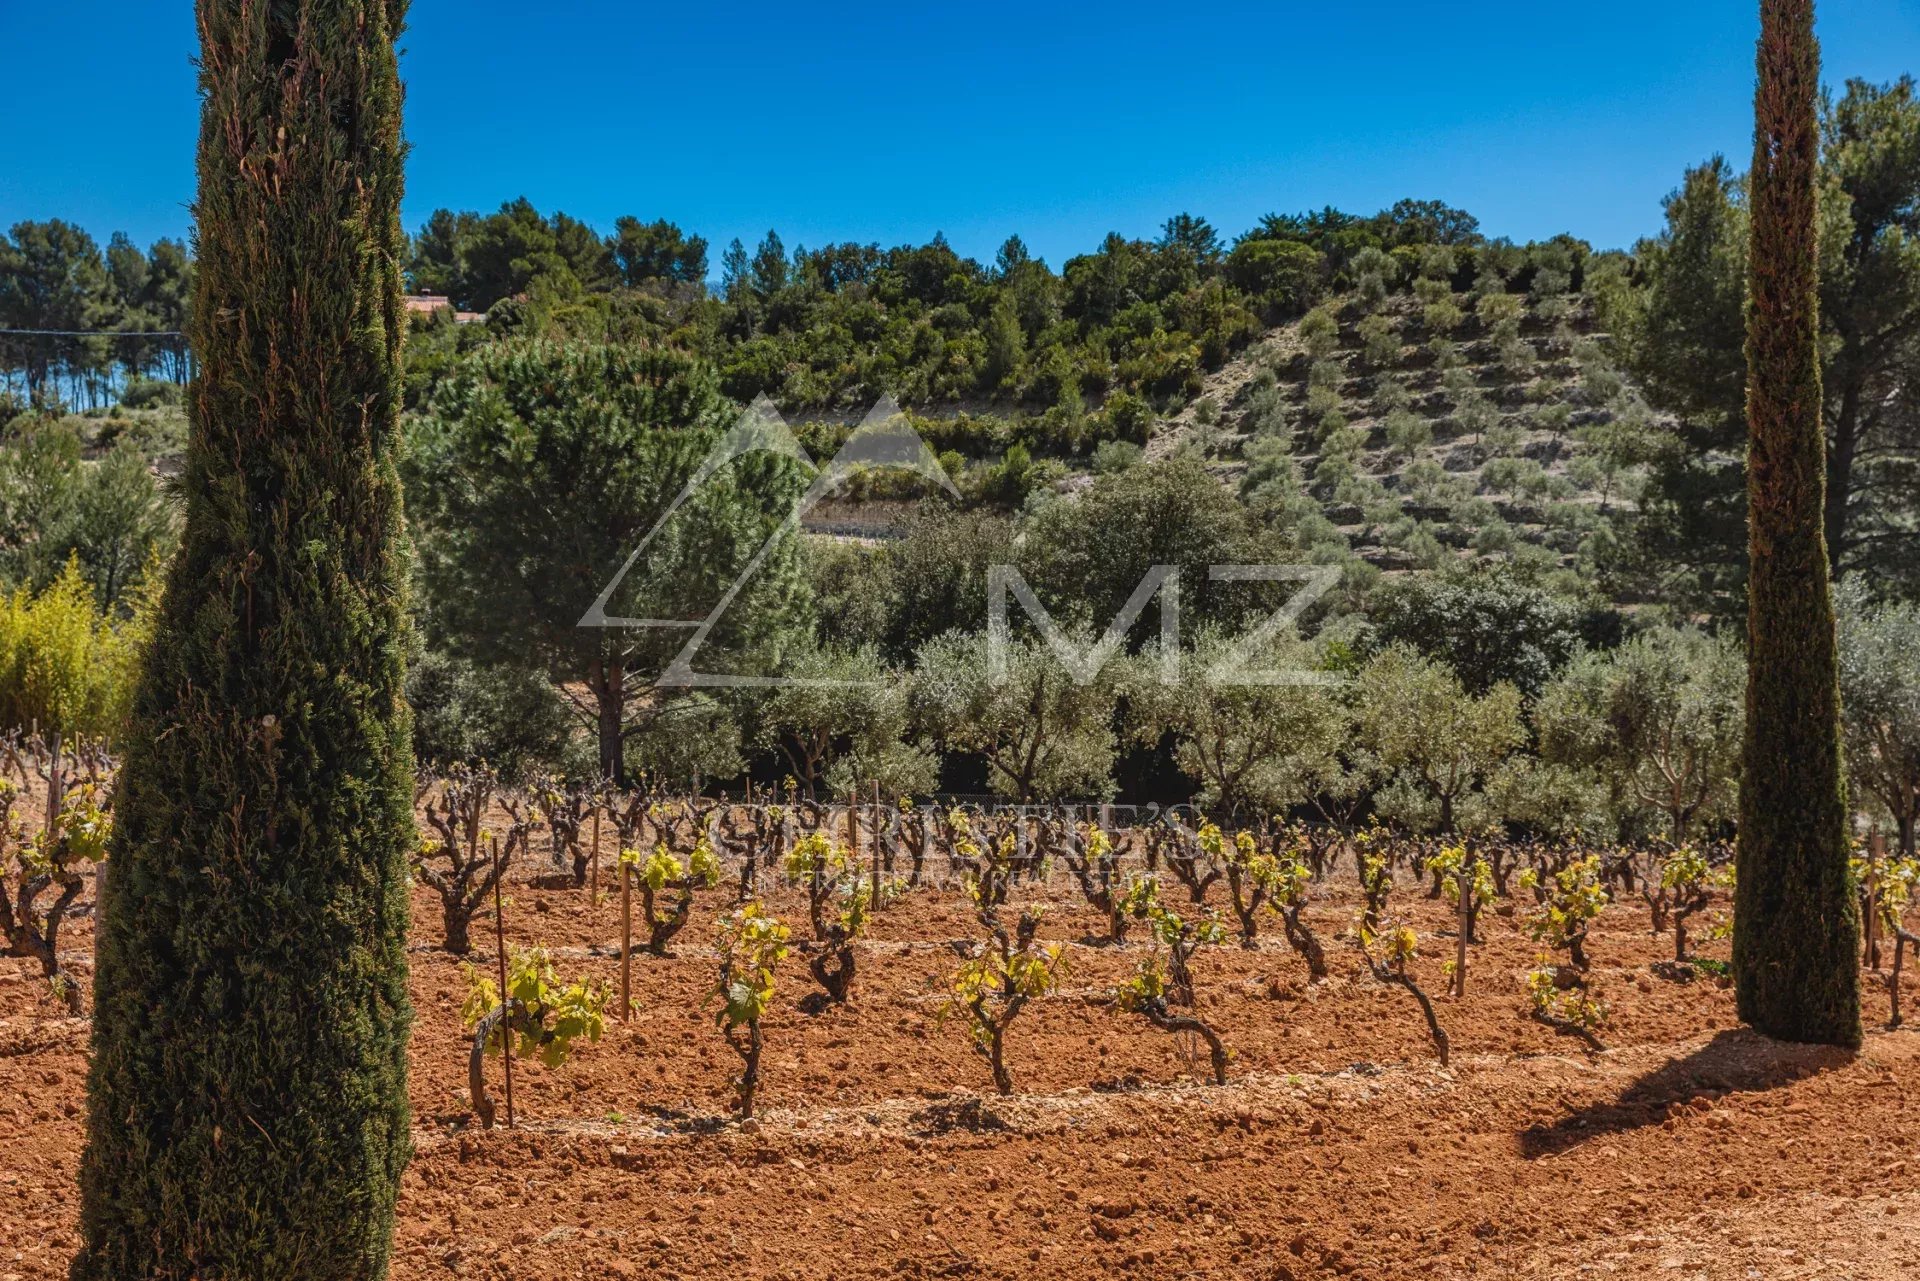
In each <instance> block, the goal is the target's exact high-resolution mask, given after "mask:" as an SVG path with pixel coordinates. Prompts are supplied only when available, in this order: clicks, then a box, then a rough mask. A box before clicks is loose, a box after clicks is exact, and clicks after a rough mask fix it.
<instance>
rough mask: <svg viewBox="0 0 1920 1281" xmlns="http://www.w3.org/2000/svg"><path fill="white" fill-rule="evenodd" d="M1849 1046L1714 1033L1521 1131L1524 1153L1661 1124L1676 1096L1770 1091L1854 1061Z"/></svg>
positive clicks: (1679, 1099)
mask: <svg viewBox="0 0 1920 1281" xmlns="http://www.w3.org/2000/svg"><path fill="white" fill-rule="evenodd" d="M1853 1058H1854V1051H1852V1050H1844V1049H1840V1048H1838V1047H1835V1046H1830V1045H1803V1044H1799V1043H1796V1042H1792V1041H1775V1040H1773V1039H1772V1038H1770V1037H1765V1036H1761V1035H1760V1034H1759V1033H1757V1032H1753V1031H1749V1030H1747V1029H1745V1028H1736V1029H1732V1030H1729V1031H1725V1032H1720V1033H1717V1034H1716V1035H1715V1036H1714V1038H1713V1039H1712V1040H1711V1041H1708V1042H1707V1043H1706V1044H1705V1045H1703V1046H1701V1047H1700V1048H1699V1049H1697V1050H1695V1051H1694V1052H1693V1053H1691V1054H1689V1055H1687V1056H1685V1057H1684V1058H1678V1059H1669V1060H1668V1061H1667V1062H1666V1063H1664V1064H1662V1065H1661V1066H1660V1067H1658V1068H1656V1069H1654V1070H1653V1071H1651V1072H1648V1073H1647V1074H1646V1075H1644V1076H1642V1077H1640V1078H1638V1079H1637V1080H1635V1081H1634V1082H1633V1083H1632V1084H1631V1085H1629V1086H1627V1088H1626V1089H1625V1090H1623V1091H1622V1092H1621V1093H1620V1096H1619V1097H1618V1098H1616V1099H1613V1100H1612V1101H1610V1102H1605V1103H1594V1104H1590V1105H1589V1106H1587V1107H1583V1108H1578V1109H1575V1110H1574V1111H1573V1112H1570V1113H1569V1114H1567V1115H1566V1116H1564V1117H1561V1118H1560V1119H1559V1120H1558V1121H1555V1122H1553V1123H1552V1124H1550V1125H1534V1126H1530V1127H1528V1128H1527V1129H1525V1130H1522V1131H1521V1132H1520V1134H1519V1135H1518V1140H1519V1146H1520V1155H1521V1156H1523V1157H1525V1158H1526V1159H1528V1160H1533V1159H1534V1158H1536V1157H1543V1156H1553V1155H1556V1154H1557V1153H1561V1152H1565V1151H1566V1150H1567V1149H1568V1148H1571V1147H1575V1146H1577V1145H1579V1144H1581V1143H1585V1142H1586V1141H1587V1140H1589V1139H1594V1138H1598V1137H1600V1136H1602V1135H1606V1134H1619V1133H1622V1132H1625V1131H1628V1130H1638V1129H1642V1128H1644V1127H1646V1126H1650V1125H1659V1124H1660V1123H1661V1122H1662V1121H1664V1120H1666V1118H1667V1112H1668V1109H1669V1108H1670V1107H1672V1106H1673V1105H1674V1104H1676V1103H1686V1102H1689V1101H1691V1100H1693V1099H1696V1098H1699V1097H1701V1096H1702V1095H1706V1094H1714V1095H1719V1094H1724V1093H1726V1092H1728V1091H1730V1090H1771V1089H1776V1088H1778V1087H1780V1086H1782V1085H1787V1084H1790V1083H1791V1082H1794V1081H1798V1080H1800V1079H1802V1078H1803V1077H1808V1076H1812V1075H1813V1074H1814V1073H1816V1072H1825V1071H1830V1070H1832V1069H1834V1068H1838V1067H1843V1066H1845V1065H1846V1064H1847V1063H1850V1062H1852V1060H1853Z"/></svg>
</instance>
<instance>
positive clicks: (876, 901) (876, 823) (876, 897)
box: [873, 783, 881, 916]
mask: <svg viewBox="0 0 1920 1281" xmlns="http://www.w3.org/2000/svg"><path fill="white" fill-rule="evenodd" d="M880 822H881V819H880V784H878V783H875V784H874V785H873V914H874V915H875V916H878V915H880V897H881V896H880V870H881V869H880Z"/></svg>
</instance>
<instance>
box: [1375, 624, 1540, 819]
mask: <svg viewBox="0 0 1920 1281" xmlns="http://www.w3.org/2000/svg"><path fill="white" fill-rule="evenodd" d="M1353 695H1354V713H1355V720H1356V723H1357V725H1358V728H1359V732H1360V736H1361V738H1362V739H1363V740H1364V741H1365V742H1366V743H1367V744H1368V746H1369V748H1370V749H1371V751H1372V754H1373V756H1374V757H1375V758H1376V759H1377V760H1378V762H1379V764H1380V766H1381V767H1382V768H1383V770H1385V771H1386V772H1387V774H1388V776H1389V778H1390V780H1391V781H1390V782H1389V783H1388V785H1387V786H1386V788H1384V789H1383V790H1382V792H1381V794H1380V796H1379V798H1378V799H1377V801H1376V804H1378V805H1379V807H1380V808H1381V810H1382V811H1383V813H1384V814H1385V815H1386V817H1389V818H1392V819H1395V820H1397V821H1399V822H1403V823H1405V824H1406V825H1407V826H1409V827H1414V828H1418V829H1422V830H1437V831H1441V832H1453V831H1457V830H1459V829H1460V828H1462V827H1476V826H1480V825H1481V824H1482V823H1483V822H1484V821H1485V820H1486V818H1487V817H1488V808H1487V805H1486V799H1485V793H1484V788H1485V786H1486V785H1487V783H1488V782H1489V780H1491V779H1492V778H1493V776H1494V774H1495V772H1496V771H1497V770H1498V769H1499V768H1500V766H1501V765H1502V763H1504V762H1505V761H1506V760H1507V758H1508V757H1509V756H1511V755H1512V754H1513V752H1514V751H1515V749H1517V748H1518V747H1519V746H1520V745H1521V743H1522V742H1524V741H1525V738H1526V730H1525V727H1524V725H1523V724H1522V723H1521V719H1520V691H1519V690H1517V689H1515V688H1514V687H1513V686H1512V685H1510V684H1507V683H1505V682H1502V683H1500V684H1497V685H1495V686H1494V687H1493V688H1492V689H1490V690H1488V691H1487V692H1486V693H1485V694H1482V695H1480V696H1478V697H1475V696H1474V695H1471V694H1469V693H1467V691H1466V690H1465V689H1464V688H1463V687H1462V686H1461V684H1460V678H1459V677H1457V676H1455V675H1454V674H1453V670H1452V669H1451V668H1449V667H1448V666H1447V665H1446V664H1444V663H1441V662H1438V661H1436V660H1434V659H1431V658H1423V657H1421V656H1420V655H1419V654H1418V653H1416V652H1415V651H1413V650H1412V649H1410V648H1408V647H1406V646H1403V645H1394V646H1391V647H1389V648H1387V649H1385V650H1383V651H1381V653H1379V654H1378V655H1376V656H1375V657H1374V658H1373V659H1372V661H1370V662H1369V663H1367V665H1366V666H1365V667H1363V668H1361V669H1360V674H1359V676H1358V677H1357V678H1356V681H1355V686H1354V691H1353Z"/></svg>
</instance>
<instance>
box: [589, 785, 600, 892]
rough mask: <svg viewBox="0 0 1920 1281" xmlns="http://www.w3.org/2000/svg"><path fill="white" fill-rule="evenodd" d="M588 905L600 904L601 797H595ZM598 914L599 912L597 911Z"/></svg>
mask: <svg viewBox="0 0 1920 1281" xmlns="http://www.w3.org/2000/svg"><path fill="white" fill-rule="evenodd" d="M587 868H588V871H587V906H588V907H589V908H598V907H599V906H600V798H599V796H598V795H595V797H594V798H593V853H592V854H591V855H589V856H588V858H587ZM596 915H597V913H596Z"/></svg>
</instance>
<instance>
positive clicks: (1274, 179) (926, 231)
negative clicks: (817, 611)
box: [0, 0, 1920, 266]
mask: <svg viewBox="0 0 1920 1281" xmlns="http://www.w3.org/2000/svg"><path fill="white" fill-rule="evenodd" d="M1756 13H1757V5H1756V4H1754V3H1753V2H1752V0H1657V2H1648V0H1620V2H1617V3H1612V4H1604V5H1603V4H1575V3H1558V4H1554V3H1541V2H1540V0H1528V2H1527V3H1518V2H1513V0H1482V2H1480V3H1473V4H1463V5H1439V4H1433V3H1431V2H1430V0H1426V2H1421V3H1400V2H1398V0H1376V2H1375V3H1371V4H1346V3H1339V4H1328V3H1324V2H1323V3H1315V4H1297V3H1287V2H1282V3H1268V4H1252V5H1224V4H1222V5H1208V4H1186V5H1166V4H1161V5H1142V4H1133V3H1128V2H1126V0H1112V2H1111V3H1108V4H1105V5H1102V6H1098V7H1095V6H1085V7H1081V6H1063V5H1062V6H1056V5H1049V4H1045V3H1041V2H1040V0H1034V2H1032V3H1025V4H1007V5H1002V4H997V3H987V4H974V5H969V6H964V7H963V6H957V5H956V6H938V7H934V6H921V5H913V4H901V3H899V2H898V0H893V2H891V3H887V4H884V5H883V4H840V5H796V4H787V5H779V6H770V5H758V4H733V5H707V4H701V3H697V2H695V3H685V2H684V0H683V2H682V3H677V4H673V5H652V4H640V3H614V2H611V0H547V2H546V3H541V4H531V3H525V2H524V0H511V2H510V0H414V5H413V12H412V18H411V26H410V29H409V30H408V32H407V34H406V36H405V38H404V39H403V41H402V46H403V49H404V50H405V55H404V59H403V63H402V67H403V71H404V74H405V76H406V78H407V84H408V107H407V133H408V136H409V138H410V140H411V142H412V144H413V154H412V159H411V162H410V167H409V171H408V195H407V200H406V205H405V210H404V213H405V219H406V223H407V226H408V228H409V230H412V229H415V228H417V227H418V225H419V223H420V222H421V220H422V219H424V217H425V216H426V214H427V213H428V212H430V211H431V210H432V209H434V208H436V207H438V206H441V205H446V206H451V207H454V208H478V209H491V208H494V207H496V206H497V205H498V204H499V203H500V202H501V201H502V200H505V199H508V198H511V197H513V196H517V195H521V194H525V195H527V196H529V197H530V198H531V199H532V200H533V201H534V202H535V203H536V204H537V205H539V206H540V207H541V208H543V209H554V208H559V209H564V210H566V211H567V212H568V213H571V214H573V215H574V216H576V217H580V218H584V219H586V220H587V221H588V222H591V223H593V224H595V225H597V226H601V227H603V228H605V227H607V226H609V225H610V224H611V223H612V221H613V219H614V218H615V217H616V216H618V215H620V214H623V213H633V214H637V215H639V216H641V217H643V218H654V217H667V218H671V219H673V220H675V221H677V222H679V223H680V224H681V225H683V226H685V227H687V228H688V229H690V230H693V231H697V232H699V233H701V234H703V235H705V236H706V237H707V238H708V239H709V241H711V242H712V244H713V246H714V249H713V253H714V257H715V258H716V259H717V257H718V251H719V248H720V247H721V246H722V245H724V244H725V243H726V241H727V240H728V239H729V238H731V237H733V236H736V235H737V236H740V237H741V238H742V239H743V240H745V241H746V242H747V243H748V244H749V245H751V244H752V243H753V242H754V241H755V240H756V239H757V238H758V237H759V236H760V234H761V233H763V232H764V231H765V230H766V228H768V227H769V226H773V227H777V228H778V229H779V230H780V232H781V235H782V237H783V238H784V239H785V241H786V243H787V245H788V247H789V248H791V247H792V246H793V245H794V244H796V243H805V244H809V245H818V244H820V243H823V242H825V241H828V240H839V239H853V240H861V241H867V240H876V241H879V242H881V243H883V244H897V243H902V242H906V241H921V240H925V239H926V238H927V237H929V236H931V235H932V234H933V233H934V232H935V231H944V232H945V233H946V235H947V238H948V239H949V240H950V241H952V242H953V243H954V245H955V246H956V247H957V248H958V249H960V250H961V251H962V252H965V253H971V254H974V255H977V256H981V257H986V256H990V255H991V254H992V252H993V249H994V248H995V246H997V245H998V244H999V242H1000V241H1001V239H1003V238H1004V237H1005V236H1006V235H1007V234H1008V233H1009V232H1014V231H1018V232H1019V233H1020V234H1021V235H1022V236H1024V237H1025V238H1026V240H1027V242H1028V244H1029V245H1030V246H1031V247H1032V248H1033V249H1034V250H1035V251H1036V252H1037V253H1039V254H1041V255H1043V256H1044V257H1046V258H1047V259H1048V260H1049V261H1050V262H1052V263H1054V264H1055V265H1056V266H1057V265H1059V263H1060V262H1061V261H1062V260H1063V259H1064V258H1065V257H1066V256H1067V255H1069V254H1071V253H1075V252H1080V251H1083V250H1086V249H1088V248H1090V247H1092V246H1093V245H1094V244H1095V243H1096V242H1097V241H1098V239H1099V238H1100V237H1101V236H1102V235H1103V234H1105V233H1106V232H1107V231H1109V230H1117V231H1120V232H1122V233H1124V234H1127V235H1130V236H1134V235H1139V236H1144V235H1150V234H1152V233H1153V232H1154V231H1155V230H1156V229H1157V227H1158V226H1159V224H1160V222H1161V221H1162V220H1164V219H1165V218H1166V217H1167V215H1169V214H1171V213H1174V212H1177V211H1180V210H1188V211H1191V212H1193V213H1197V214H1201V215H1203V216H1205V217H1207V218H1209V219H1210V220H1211V221H1212V222H1213V223H1214V224H1215V225H1216V226H1218V227H1219V228H1220V229H1221V230H1222V231H1223V232H1224V233H1226V234H1228V235H1232V234H1235V233H1237V232H1239V231H1241V230H1243V229H1244V228H1246V227H1247V226H1249V225H1251V224H1252V223H1253V222H1254V221H1255V220H1256V219H1257V218H1258V217H1259V216H1260V215H1261V214H1263V213H1266V212H1268V211H1272V210H1279V211H1294V210H1298V209H1302V208H1307V207H1317V206H1319V205H1322V204H1329V203H1330V204H1335V205H1339V206H1341V207H1343V208H1348V209H1351V210H1354V211H1356V212H1371V211H1373V210H1374V209H1377V208H1379V207H1382V206H1384V205H1386V204H1389V203H1391V202H1392V201H1393V200H1394V199H1396V198H1398V197H1400V196H1402V195H1414V196H1419V197H1423V198H1424V197H1437V198H1440V199H1443V200H1446V201H1448V202H1449V203H1452V204H1456V205H1461V206H1464V207H1466V208H1468V209H1470V210H1471V211H1473V212H1474V213H1475V214H1476V215H1478V216H1479V218H1480V220H1481V224H1482V227H1483V229H1484V230H1486V231H1487V232H1488V233H1489V234H1493V235H1507V236H1512V237H1514V238H1515V239H1521V240H1525V239H1529V238H1533V237H1539V236H1547V235H1552V234H1554V233H1555V232H1559V231H1571V232H1573V233H1574V234H1575V235H1579V236H1582V237H1585V238H1587V239H1589V240H1591V241H1593V242H1594V243H1595V244H1596V245H1599V246H1601V247H1612V246H1625V245H1629V244H1631V243H1632V241H1633V240H1634V239H1635V238H1637V237H1638V236H1641V235H1644V234H1647V233H1649V232H1651V231H1653V230H1655V229H1656V228H1657V227H1658V225H1659V221H1660V203H1659V202H1660V198H1661V197H1662V195H1664V194H1665V193H1666V192H1667V191H1669V190H1670V189H1672V187H1673V186H1674V185H1675V184H1676V183H1677V181H1678V179H1679V176H1680V173H1681V170H1682V169H1683V167H1684V166H1686V165H1687V164H1689V163H1692V162H1694V161H1698V160H1700V159H1703V158H1705V157H1706V156H1708V155H1711V154H1712V153H1713V152H1715V151H1724V152H1726V153H1727V154H1729V155H1730V156H1731V157H1733V158H1734V160H1735V163H1736V164H1737V165H1739V166H1741V167H1744V166H1745V163H1746V159H1745V158H1746V154H1747V151H1748V148H1749V145H1750V143H1749V136H1750V135H1749V130H1750V127H1751V126H1750V119H1751V117H1750V114H1749V113H1750V93H1751V84H1752V74H1753V71H1752V58H1753V37H1754V34H1755V31H1756V29H1757V23H1758V19H1757V17H1756ZM1820 35H1821V38H1822V42H1823V45H1824V52H1825V69H1826V76H1827V78H1828V80H1829V82H1830V83H1835V84H1837V83H1838V82H1839V81H1841V80H1843V79H1845V78H1846V77H1850V76H1862V77H1866V78H1869V79H1874V80H1886V79H1891V78H1893V77H1894V76H1897V75H1899V74H1901V73H1903V72H1907V71H1920V0H1823V3H1822V4H1821V5H1820ZM193 48H194V32H193V22H192V4H191V3H190V2H189V0H60V2H59V3H56V4H48V3H45V2H44V0H0V50H4V51H5V54H6V56H5V63H6V68H7V69H6V72H5V74H4V75H0V226H4V225H7V224H10V223H12V222H14V221H16V220H18V219H21V218H46V217H56V216H58V217H65V218H69V219H72V220H74V221H77V222H79V223H81V224H82V225H83V226H85V227H86V228H87V229H88V230H90V231H92V232H93V233H94V234H95V235H96V236H98V237H100V238H101V239H102V240H104V239H105V237H106V235H107V234H108V233H109V232H111V231H114V230H125V231H127V232H128V233H129V234H131V235H132V236H133V237H134V238H135V240H137V241H139V242H141V243H145V242H147V241H149V240H151V239H153V238H154V237H156V236H160V235H179V234H181V233H183V232H184V230H185V228H186V225H187V222H188V217H189V215H188V210H187V205H188V203H189V202H190V200H191V199H192V192H193V146H194V134H195V128H196V102H195V97H194V83H193V71H192V68H191V66H190V65H189V61H188V60H189V58H190V57H191V56H192V54H193Z"/></svg>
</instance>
